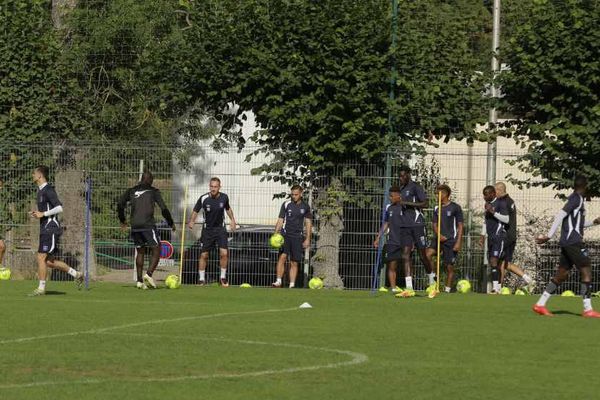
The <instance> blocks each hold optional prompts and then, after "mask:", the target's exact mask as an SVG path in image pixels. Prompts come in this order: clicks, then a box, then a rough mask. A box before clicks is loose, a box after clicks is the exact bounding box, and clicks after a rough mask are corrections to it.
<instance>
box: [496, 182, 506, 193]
mask: <svg viewBox="0 0 600 400" xmlns="http://www.w3.org/2000/svg"><path fill="white" fill-rule="evenodd" d="M496 186H498V187H500V188H502V191H504V192H506V184H505V183H504V182H496V184H495V185H494V187H496Z"/></svg>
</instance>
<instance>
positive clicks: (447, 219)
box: [373, 166, 533, 295]
mask: <svg viewBox="0 0 600 400" xmlns="http://www.w3.org/2000/svg"><path fill="white" fill-rule="evenodd" d="M399 181H400V185H398V186H392V187H391V188H390V190H389V198H390V204H389V205H387V206H386V209H385V213H384V217H383V221H384V222H383V224H382V226H381V228H380V229H379V232H378V233H377V236H376V238H375V241H374V243H373V246H374V247H379V246H380V240H381V237H382V235H383V234H384V233H385V232H388V241H387V245H386V261H387V267H388V268H387V271H388V281H389V283H390V286H391V290H392V292H404V293H405V294H407V295H408V292H410V291H412V290H413V282H412V270H413V266H412V257H411V255H412V252H413V249H417V251H418V253H419V256H420V258H421V261H422V262H423V265H424V266H425V271H426V273H427V277H428V280H429V285H433V284H434V283H435V280H436V274H435V272H434V270H433V257H434V256H435V255H436V253H437V251H438V248H437V242H438V237H437V234H438V220H439V221H440V227H439V229H440V237H439V242H440V253H441V260H442V261H443V264H444V268H445V269H446V282H445V287H444V291H445V292H448V293H449V292H450V291H451V290H452V283H453V280H454V269H455V268H454V267H455V263H456V260H457V257H458V254H459V252H460V249H461V247H462V241H463V233H464V219H463V212H462V208H461V207H460V205H458V204H456V203H455V202H453V201H451V200H450V196H451V193H452V191H451V189H450V187H449V186H448V185H445V184H442V185H439V186H438V187H437V189H436V192H437V193H439V194H440V197H441V206H442V209H441V210H439V209H438V206H437V205H436V206H435V208H434V210H433V220H432V228H433V232H434V240H433V241H432V242H431V243H429V244H428V241H427V232H426V226H425V217H424V214H423V212H422V210H423V208H425V207H427V206H428V202H429V200H428V198H427V193H426V192H425V190H423V188H422V187H421V185H419V184H418V183H416V182H414V181H413V180H412V179H411V170H410V168H409V167H407V166H404V167H402V168H401V169H400V175H399ZM483 196H484V200H485V202H486V203H485V210H486V212H485V221H484V224H483V228H482V232H481V240H480V245H481V246H483V245H484V243H485V238H486V237H487V238H488V257H489V264H490V266H491V268H492V281H493V287H492V292H493V293H498V292H500V289H501V282H503V280H504V276H505V271H511V272H513V273H515V274H516V275H518V276H519V277H521V278H522V279H523V280H524V282H525V284H526V285H532V284H533V279H532V278H531V277H530V276H529V275H528V274H526V273H524V272H523V270H522V269H521V268H519V267H518V266H517V265H515V264H514V263H513V255H514V250H515V247H516V243H517V229H516V224H517V209H516V206H515V203H514V201H513V199H512V198H511V197H510V196H509V195H508V194H507V193H506V185H505V184H504V183H502V182H498V183H497V184H496V185H495V187H494V186H486V187H485V188H484V190H483ZM440 214H441V215H440ZM399 261H400V262H401V266H402V267H403V269H404V275H405V285H406V288H405V289H404V290H402V289H400V288H399V287H397V286H396V277H397V269H398V262H399Z"/></svg>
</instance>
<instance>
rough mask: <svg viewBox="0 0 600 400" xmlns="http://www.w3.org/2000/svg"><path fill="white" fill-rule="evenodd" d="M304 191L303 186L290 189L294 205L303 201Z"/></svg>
mask: <svg viewBox="0 0 600 400" xmlns="http://www.w3.org/2000/svg"><path fill="white" fill-rule="evenodd" d="M303 190H304V189H302V186H300V185H294V186H292V188H291V189H290V197H291V199H292V201H293V202H294V203H297V202H299V201H300V199H302V191H303Z"/></svg>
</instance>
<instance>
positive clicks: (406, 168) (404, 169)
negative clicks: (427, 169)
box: [398, 164, 412, 174]
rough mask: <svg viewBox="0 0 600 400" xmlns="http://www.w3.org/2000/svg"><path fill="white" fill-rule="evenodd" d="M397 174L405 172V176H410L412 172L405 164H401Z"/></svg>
mask: <svg viewBox="0 0 600 400" xmlns="http://www.w3.org/2000/svg"><path fill="white" fill-rule="evenodd" d="M398 171H399V172H406V173H407V174H410V173H411V172H412V170H411V169H410V167H409V166H408V165H406V164H403V165H401V166H400V169H399V170H398Z"/></svg>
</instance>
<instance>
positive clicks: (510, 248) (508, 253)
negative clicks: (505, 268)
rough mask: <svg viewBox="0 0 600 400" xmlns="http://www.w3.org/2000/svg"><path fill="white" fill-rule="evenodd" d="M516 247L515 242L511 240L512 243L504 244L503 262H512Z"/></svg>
mask: <svg viewBox="0 0 600 400" xmlns="http://www.w3.org/2000/svg"><path fill="white" fill-rule="evenodd" d="M516 247H517V241H516V240H513V241H512V242H507V243H506V248H505V249H504V261H507V262H509V263H511V262H512V260H513V257H514V255H515V248H516Z"/></svg>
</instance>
